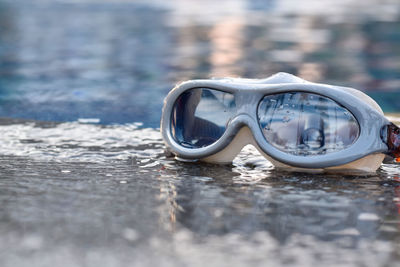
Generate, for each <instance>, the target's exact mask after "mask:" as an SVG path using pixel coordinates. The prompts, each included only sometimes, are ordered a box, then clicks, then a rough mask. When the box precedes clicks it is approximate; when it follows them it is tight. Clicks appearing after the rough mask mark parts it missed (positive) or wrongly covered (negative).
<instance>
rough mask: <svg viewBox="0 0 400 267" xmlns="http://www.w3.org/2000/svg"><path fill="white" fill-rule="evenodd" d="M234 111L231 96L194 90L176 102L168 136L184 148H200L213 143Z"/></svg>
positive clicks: (221, 133) (186, 92)
mask: <svg viewBox="0 0 400 267" xmlns="http://www.w3.org/2000/svg"><path fill="white" fill-rule="evenodd" d="M235 109H236V105H235V98H234V95H233V94H230V93H226V92H222V91H218V90H214V89H208V88H194V89H190V90H187V91H185V92H183V93H182V94H181V95H180V96H179V97H178V98H177V100H176V101H175V104H174V106H173V109H172V114H171V134H172V136H173V138H174V139H175V141H176V142H178V143H179V144H180V145H182V146H184V147H187V148H200V147H205V146H209V145H211V144H212V143H214V142H216V141H217V140H218V139H219V138H220V137H221V136H222V135H223V133H224V132H225V129H226V125H227V123H228V121H229V120H230V118H232V115H233V114H234V111H235Z"/></svg>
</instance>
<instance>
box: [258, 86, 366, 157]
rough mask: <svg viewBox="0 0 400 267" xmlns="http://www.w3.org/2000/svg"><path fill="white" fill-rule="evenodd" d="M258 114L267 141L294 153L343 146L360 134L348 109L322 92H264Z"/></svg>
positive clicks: (320, 150)
mask: <svg viewBox="0 0 400 267" xmlns="http://www.w3.org/2000/svg"><path fill="white" fill-rule="evenodd" d="M257 117H258V121H259V124H260V127H261V129H262V131H263V134H264V137H265V139H266V140H267V142H268V143H270V144H271V145H273V146H274V147H276V148H278V149H279V150H281V151H284V152H287V153H290V154H293V155H304V156H306V155H322V154H327V153H330V152H335V151H339V150H342V149H344V148H346V147H348V146H350V145H351V144H353V143H354V142H355V141H356V140H357V138H358V136H359V132H360V129H359V125H358V123H357V121H356V119H355V118H354V116H353V114H351V113H350V112H349V111H348V110H347V109H345V108H344V107H343V106H341V105H339V104H338V103H336V102H334V101H333V100H331V99H329V98H327V97H323V96H321V95H317V94H312V93H304V92H290V93H281V94H274V95H267V96H265V97H264V98H263V99H262V100H261V102H260V104H259V106H258V111H257Z"/></svg>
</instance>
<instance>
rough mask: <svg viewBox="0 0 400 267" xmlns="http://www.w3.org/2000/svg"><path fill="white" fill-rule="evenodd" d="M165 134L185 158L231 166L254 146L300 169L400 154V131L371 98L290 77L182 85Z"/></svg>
mask: <svg viewBox="0 0 400 267" xmlns="http://www.w3.org/2000/svg"><path fill="white" fill-rule="evenodd" d="M161 132H162V136H163V139H164V141H165V143H166V144H167V147H168V149H169V150H170V151H171V152H172V153H173V154H175V155H176V157H177V158H178V159H181V160H186V161H191V160H205V161H209V162H215V163H219V162H224V163H226V162H229V161H231V160H232V159H233V158H234V157H235V156H236V155H237V153H239V152H240V150H241V149H242V148H243V146H244V145H246V144H249V143H250V144H253V145H254V146H256V148H257V149H258V150H259V151H260V152H261V153H262V154H263V155H264V156H265V157H266V158H267V159H270V160H272V162H279V163H282V164H285V165H289V166H294V167H299V168H313V169H315V168H328V167H332V166H339V165H343V164H347V163H351V162H353V161H356V160H359V159H361V158H363V157H366V156H368V155H372V154H374V155H375V154H379V153H385V154H387V155H390V156H392V157H400V149H399V147H400V130H399V128H398V127H397V126H395V125H394V124H392V123H391V122H389V120H388V119H387V118H385V117H384V116H383V112H382V110H381V109H380V107H379V106H378V105H377V104H376V103H375V101H373V100H372V99H371V98H370V97H368V96H367V95H366V94H364V93H362V92H361V91H358V90H356V89H352V88H346V87H339V86H332V85H325V84H317V83H311V82H307V81H305V80H302V79H300V78H298V77H296V76H293V75H290V74H287V73H278V74H275V75H273V76H271V77H270V78H267V79H262V80H255V79H254V80H252V79H233V78H223V79H211V80H192V81H188V82H184V83H181V84H179V85H177V86H176V87H175V88H174V89H173V90H171V92H170V93H169V94H168V96H167V97H166V98H165V101H164V107H163V114H162V119H161ZM250 132H251V134H249V133H250ZM232 146H235V147H232ZM381 155H382V154H381ZM383 157H384V155H382V157H381V161H382V160H383ZM379 164H380V162H379Z"/></svg>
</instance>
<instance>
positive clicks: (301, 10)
mask: <svg viewBox="0 0 400 267" xmlns="http://www.w3.org/2000/svg"><path fill="white" fill-rule="evenodd" d="M399 28H400V4H399V3H398V1H397V0H387V1H384V2H382V1H378V0H366V1H356V0H354V1H353V0H350V1H344V0H343V1H342V0H337V1H317V0H305V1H301V3H300V2H295V1H291V0H281V1H275V0H269V1H259V0H221V1H209V0H203V1H194V0H184V1H183V0H176V1H170V2H166V3H165V2H163V1H158V0H154V1H139V0H119V1H107V0H82V1H78V0H58V1H54V0H41V1H39V0H37V1H28V0H13V1H11V0H0V136H1V139H0V266H5V267H8V266H10V267H11V266H12V267H15V266H17V267H19V266H43V267H45V266H46V267H47V266H49V267H50V266H68V267H71V266H96V267H102V266H107V267H109V266H205V265H207V266H230V267H231V266H371V267H376V266H400V264H399V260H400V253H399V249H398V248H399V246H398V244H399V240H400V215H399V214H400V213H399V210H400V209H399V207H400V187H399V186H400V178H399V177H400V168H399V165H398V163H394V162H392V161H390V160H387V161H385V163H384V164H382V166H381V168H380V169H379V170H378V171H377V173H376V174H372V175H365V176H354V175H343V174H340V175H339V174H329V175H328V174H318V175H317V174H314V175H312V174H306V173H292V172H282V171H278V170H275V169H274V168H273V166H272V165H271V164H270V163H269V162H268V161H266V160H265V159H264V158H263V157H262V156H260V155H259V154H258V152H257V151H256V150H255V149H253V148H251V147H245V148H244V150H243V151H242V152H241V153H240V154H239V156H238V157H237V158H236V159H235V160H234V162H233V163H232V165H228V166H220V165H212V164H201V163H181V162H177V161H175V160H174V159H173V158H172V157H171V155H169V154H168V153H167V152H166V151H165V150H164V148H165V145H164V143H163V142H162V140H161V135H160V133H159V130H158V127H159V120H160V115H161V107H162V101H163V98H164V96H165V95H166V94H167V93H168V91H169V90H170V89H171V88H172V87H173V86H174V85H175V84H176V83H177V82H179V81H182V80H187V79H193V78H208V77H214V76H218V77H223V76H233V77H248V78H262V77H266V76H269V75H271V74H273V73H276V72H279V71H285V72H289V73H293V74H295V75H298V76H301V77H303V78H305V79H307V80H310V81H316V82H326V83H333V84H338V85H346V86H351V87H355V88H358V89H361V90H363V91H365V92H366V93H368V94H370V95H371V96H372V97H374V98H375V99H376V100H377V102H378V103H379V104H380V105H381V106H382V108H383V109H384V111H385V112H387V113H391V112H393V113H396V112H399V111H400V104H399V102H398V101H397V99H399V97H400V94H399V90H398V88H400V82H399V81H400V68H399V66H400V65H399V62H400V35H399V34H400V32H399V30H398V29H399ZM389 118H390V120H392V121H394V122H395V123H399V122H400V116H399V115H398V114H397V115H396V114H391V116H390V117H389Z"/></svg>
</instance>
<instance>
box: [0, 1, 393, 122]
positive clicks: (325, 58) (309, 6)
mask: <svg viewBox="0 0 400 267" xmlns="http://www.w3.org/2000/svg"><path fill="white" fill-rule="evenodd" d="M225 2H226V3H225V5H226V6H227V7H230V8H227V9H226V10H225V9H223V8H219V7H218V5H216V4H215V3H213V2H211V1H206V2H204V3H198V2H196V1H189V2H181V1H178V2H171V3H161V2H156V1H153V2H151V1H149V2H144V1H120V2H118V3H112V2H109V1H22V0H19V1H4V0H3V1H2V2H1V4H0V14H1V15H0V96H1V98H0V99H1V105H0V116H3V117H14V118H27V119H35V120H47V121H75V120H77V119H78V118H88V117H89V118H98V119H100V122H101V123H102V124H110V123H131V122H142V123H144V125H145V126H149V127H158V125H159V118H160V114H161V106H162V100H163V97H164V96H165V95H166V93H167V92H168V91H169V90H170V89H171V88H172V87H173V86H174V85H175V84H176V83H177V82H179V81H182V80H186V79H192V78H208V77H214V76H234V77H238V76H239V77H248V78H262V77H267V76H269V75H271V74H273V73H276V72H279V71H285V72H289V73H293V74H295V75H299V76H301V77H303V78H306V79H309V80H311V81H318V82H327V83H334V84H338V85H346V86H351V87H355V88H358V89H360V90H364V91H366V92H367V93H369V94H371V95H372V96H374V97H375V98H376V100H377V101H378V102H379V103H380V104H381V105H382V106H383V108H384V110H385V111H388V112H396V111H399V110H400V104H398V101H395V99H397V97H398V96H399V95H398V88H399V85H400V84H399V80H400V68H399V66H398V62H399V57H400V50H399V47H400V35H399V31H398V29H399V27H400V22H399V14H398V13H399V5H398V3H397V2H396V1H388V2H387V3H385V4H378V3H379V2H378V1H367V2H365V3H364V4H362V3H357V1H350V2H349V3H347V4H346V2H342V1H338V2H335V1H330V2H328V3H325V4H321V3H318V1H306V2H304V4H302V5H298V4H293V3H292V2H291V1H267V2H262V1H240V0H236V1H235V0H230V1H225ZM201 8H204V10H201ZM354 9H356V10H357V12H355V13H352V12H351V10H354Z"/></svg>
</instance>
